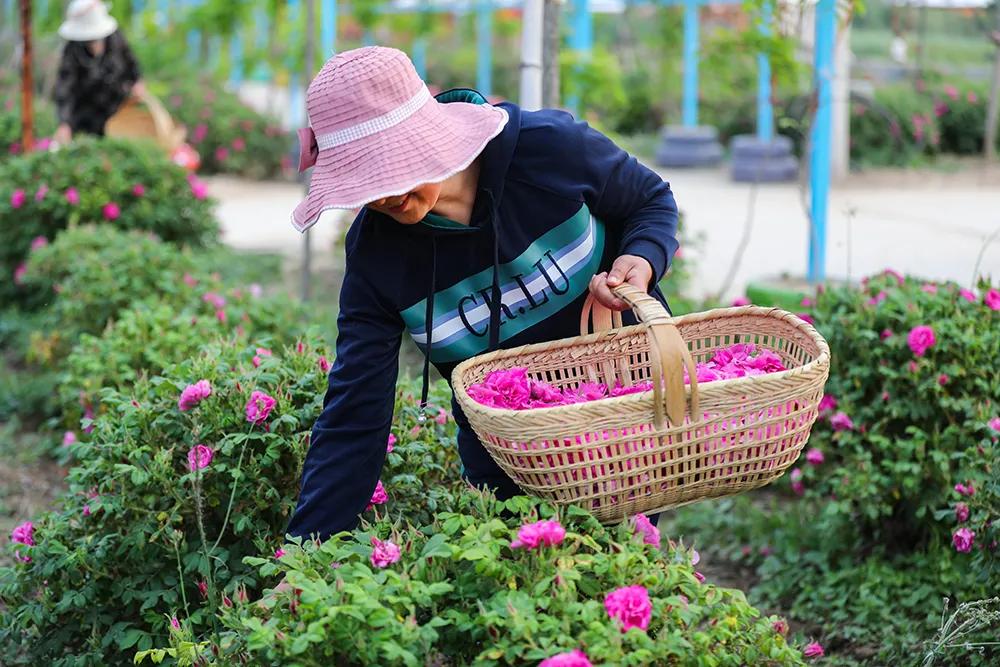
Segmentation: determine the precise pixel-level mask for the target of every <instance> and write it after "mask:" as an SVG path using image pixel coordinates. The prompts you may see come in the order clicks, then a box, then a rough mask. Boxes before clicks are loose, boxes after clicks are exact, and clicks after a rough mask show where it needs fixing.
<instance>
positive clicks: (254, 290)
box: [247, 283, 264, 299]
mask: <svg viewBox="0 0 1000 667" xmlns="http://www.w3.org/2000/svg"><path fill="white" fill-rule="evenodd" d="M247 289H248V290H249V291H250V296H252V297H253V298H255V299H259V298H260V297H261V295H262V294H263V293H264V288H263V287H261V286H260V285H259V284H258V283H250V287H248V288H247Z"/></svg>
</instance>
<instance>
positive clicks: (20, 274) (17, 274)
mask: <svg viewBox="0 0 1000 667" xmlns="http://www.w3.org/2000/svg"><path fill="white" fill-rule="evenodd" d="M27 274H28V265H27V264H25V263H24V262H21V263H20V264H18V265H17V266H16V267H14V284H15V285H23V284H24V277H25V276H26V275H27Z"/></svg>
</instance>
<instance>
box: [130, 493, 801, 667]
mask: <svg viewBox="0 0 1000 667" xmlns="http://www.w3.org/2000/svg"><path fill="white" fill-rule="evenodd" d="M540 519H541V520H544V521H546V522H550V523H553V524H557V525H558V526H559V528H560V531H561V534H562V535H563V539H562V540H561V541H559V542H558V543H555V544H552V545H545V546H540V548H538V549H528V550H516V549H513V548H512V542H514V541H515V540H516V539H517V534H518V531H520V530H522V529H523V527H524V526H525V525H527V524H532V523H535V522H537V521H538V520H540ZM386 545H391V547H392V549H390V552H391V553H392V554H393V557H392V558H388V559H386V558H384V556H385V553H386V551H385V550H386V548H387V546H386ZM246 562H247V563H249V564H251V565H253V566H254V567H255V568H256V569H257V572H258V573H259V575H260V576H261V577H264V578H268V579H273V577H275V576H278V575H281V576H284V577H285V578H286V580H287V582H288V583H289V584H290V585H291V590H289V591H287V592H284V593H279V594H276V595H275V596H273V597H269V598H266V599H265V603H264V605H263V606H258V605H257V604H255V603H253V602H251V601H249V600H244V599H241V598H240V596H237V597H235V598H234V599H232V601H231V606H223V607H222V608H221V609H220V614H219V618H220V622H221V623H222V625H224V627H225V630H224V631H223V632H222V633H220V634H219V635H218V636H216V637H206V636H203V635H199V634H198V633H197V632H195V631H194V629H193V628H192V624H191V623H189V622H188V621H187V620H186V619H184V618H183V617H181V616H178V628H177V629H175V630H174V631H173V632H172V633H171V641H170V646H166V645H164V646H163V647H160V648H158V649H154V650H151V651H146V652H141V653H139V654H138V655H137V656H136V659H137V661H139V662H143V661H145V660H146V658H159V659H162V658H165V657H166V656H168V655H169V656H171V657H174V658H176V659H177V662H178V664H180V665H191V664H197V661H199V660H201V661H202V664H204V663H211V664H245V663H250V664H259V665H279V664H289V663H291V662H294V663H295V664H299V665H330V664H352V665H353V664H358V665H361V664H365V665H369V664H371V665H374V664H379V665H413V666H416V665H425V664H436V665H465V664H476V665H525V664H537V663H539V662H541V661H543V660H546V659H548V658H551V657H553V656H556V655H558V654H561V653H568V652H572V651H580V652H581V653H583V654H585V655H586V656H587V657H588V658H589V660H590V661H592V662H593V663H594V664H609V665H610V664H613V665H667V664H671V665H701V664H708V663H709V662H711V664H733V665H736V664H748V665H749V664H752V665H798V664H803V663H802V658H801V653H800V652H799V650H798V649H797V648H794V647H793V646H791V645H789V644H788V643H786V641H785V638H784V636H783V635H782V634H781V631H782V630H784V629H786V628H787V626H785V625H783V621H780V620H779V619H776V618H761V617H760V613H759V612H758V611H757V610H755V609H753V608H752V607H751V606H750V605H748V604H747V603H746V600H745V598H744V597H743V594H742V593H740V592H739V591H734V590H728V589H724V588H718V587H716V586H713V585H711V584H709V583H702V582H701V580H700V579H699V577H698V576H697V575H696V573H695V571H694V569H693V567H692V565H691V559H690V553H689V552H688V551H687V550H685V549H683V548H680V547H677V546H676V545H672V547H671V549H670V550H668V551H667V552H663V551H660V550H659V549H657V548H656V547H653V546H650V545H648V544H645V543H644V542H643V535H642V533H641V531H636V529H635V528H634V527H633V526H632V525H631V524H622V525H620V526H618V527H616V528H605V527H604V526H601V524H600V523H598V522H597V520H596V519H594V518H593V517H592V516H591V515H590V514H588V513H587V512H584V511H582V510H577V509H570V510H564V511H556V510H554V509H553V508H552V507H550V506H549V505H547V504H545V503H542V502H540V501H538V500H536V499H529V498H526V497H519V498H515V499H512V500H509V501H507V502H505V503H501V502H498V501H496V500H494V499H493V498H492V497H491V496H489V495H483V494H480V493H478V492H475V491H467V492H466V493H464V494H462V495H461V496H460V497H459V499H458V507H457V511H455V512H442V513H439V514H438V515H437V516H436V517H435V519H434V521H433V523H431V524H430V525H428V526H425V527H423V528H421V529H416V528H412V527H408V526H406V525H402V526H401V525H399V524H396V523H393V522H391V521H389V520H382V521H379V522H376V523H374V524H370V525H367V526H365V527H363V529H361V530H359V531H356V532H354V533H342V534H339V535H336V536H334V537H332V538H331V539H330V540H328V541H327V542H325V543H323V544H321V545H318V544H316V543H315V542H313V541H310V540H307V541H305V542H304V543H298V542H296V543H295V544H290V545H286V546H285V547H284V548H283V552H282V554H281V555H280V556H279V557H278V558H273V557H272V558H248V559H246ZM625 625H627V626H628V628H627V629H625V630H624V631H623V629H624V626H625ZM550 664H553V663H550ZM554 664H559V663H554ZM577 664H579V663H577Z"/></svg>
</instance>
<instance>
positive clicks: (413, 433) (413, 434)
mask: <svg viewBox="0 0 1000 667" xmlns="http://www.w3.org/2000/svg"><path fill="white" fill-rule="evenodd" d="M410 437H411V438H419V437H420V424H417V425H416V426H414V427H413V428H411V429H410Z"/></svg>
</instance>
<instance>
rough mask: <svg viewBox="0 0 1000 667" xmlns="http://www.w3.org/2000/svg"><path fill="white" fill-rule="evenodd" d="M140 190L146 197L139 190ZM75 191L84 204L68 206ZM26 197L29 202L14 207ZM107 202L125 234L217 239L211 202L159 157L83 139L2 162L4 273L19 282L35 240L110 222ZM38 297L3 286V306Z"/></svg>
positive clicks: (0, 264) (0, 266)
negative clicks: (198, 196) (53, 150)
mask: <svg viewBox="0 0 1000 667" xmlns="http://www.w3.org/2000/svg"><path fill="white" fill-rule="evenodd" d="M137 185H141V186H142V188H143V192H142V194H141V195H138V194H136V192H135V190H134V188H135V186H137ZM70 188H73V189H75V190H76V192H77V193H78V195H79V203H78V204H73V203H71V202H70V201H68V200H67V197H66V192H67V191H68V190H69V189H70ZM18 193H20V194H18ZM21 197H23V199H24V203H23V204H22V205H20V206H19V207H18V208H14V203H15V201H16V200H17V199H18V198H21ZM109 204H114V205H115V206H117V208H118V211H119V215H118V216H117V218H116V219H115V220H114V221H113V224H114V226H115V227H116V228H119V229H134V230H141V231H145V232H152V233H154V234H156V235H157V236H158V237H159V238H160V239H162V240H164V241H167V242H170V243H175V244H177V245H183V246H192V247H200V246H206V245H209V244H211V243H213V242H215V240H216V239H217V236H218V226H217V224H216V222H215V221H214V220H213V218H212V216H211V213H210V208H209V207H210V205H211V202H210V201H208V200H199V199H196V198H195V196H194V193H193V192H192V188H191V184H190V183H189V182H188V180H187V178H186V175H185V173H184V172H183V171H182V170H181V169H180V168H179V167H177V166H175V165H173V164H171V163H170V162H169V161H168V160H167V159H166V158H165V157H164V156H163V154H162V152H161V151H159V150H158V149H156V148H155V147H153V146H147V145H144V144H139V143H129V142H124V141H111V140H94V139H81V140H79V141H74V142H73V144H72V145H71V146H69V147H67V148H64V149H62V150H60V151H58V152H56V153H48V152H37V153H32V154H30V155H26V156H23V157H18V158H14V159H11V160H7V161H5V162H4V163H2V164H0V272H2V274H3V275H4V276H13V275H14V273H15V270H16V269H17V268H18V266H19V265H20V264H22V263H23V262H24V261H25V259H26V257H27V255H28V251H29V248H30V247H31V244H32V241H33V240H34V239H35V238H37V237H44V238H46V239H48V240H50V241H51V240H52V239H53V238H54V237H55V235H56V234H58V233H59V232H60V231H62V230H63V229H66V228H67V227H73V226H77V225H80V224H85V223H95V224H105V223H107V222H108V220H106V217H108V216H107V214H106V212H105V207H106V206H108V205H109ZM108 213H111V211H109V212H108ZM38 296H39V295H38V294H37V293H35V292H34V291H32V290H26V289H22V288H20V287H19V286H18V285H16V284H15V283H14V281H11V280H3V281H0V298H2V299H3V300H4V302H9V300H12V299H13V300H16V301H20V302H23V303H31V301H32V299H33V298H34V301H35V303H34V305H36V306H37V305H38V302H37V297H38ZM41 296H42V297H43V298H45V297H48V294H45V295H41Z"/></svg>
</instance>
